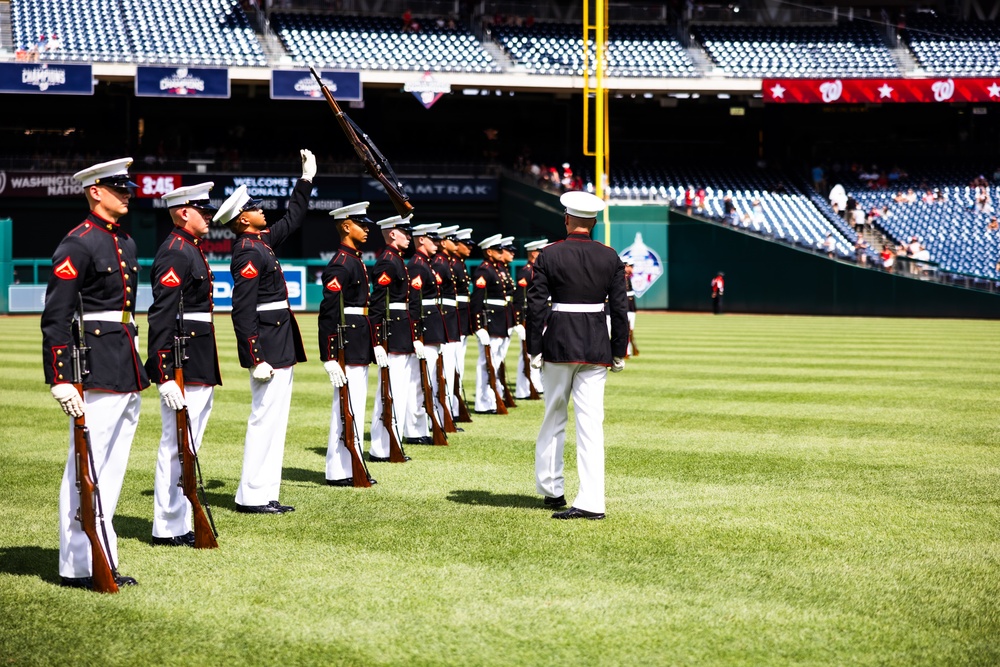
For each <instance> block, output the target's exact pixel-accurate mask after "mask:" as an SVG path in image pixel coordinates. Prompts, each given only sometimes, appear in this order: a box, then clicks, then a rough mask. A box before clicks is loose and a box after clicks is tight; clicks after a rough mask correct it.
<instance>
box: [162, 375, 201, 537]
mask: <svg viewBox="0 0 1000 667" xmlns="http://www.w3.org/2000/svg"><path fill="white" fill-rule="evenodd" d="M214 390H215V387H206V386H200V385H186V386H185V387H184V399H185V400H186V401H187V407H188V420H189V423H190V424H191V432H192V433H194V437H193V442H192V444H193V445H194V448H195V451H196V452H197V451H198V450H199V448H200V447H201V439H202V436H204V434H205V427H206V426H208V416H209V415H210V414H212V402H213V401H212V399H213V396H214ZM160 421H161V423H162V424H163V428H162V431H161V433H160V450H159V451H158V452H157V454H156V473H155V474H154V476H153V537H177V536H180V535H186V534H187V533H188V532H190V531H191V503H190V502H189V501H188V499H187V498H186V497H185V496H184V489H183V488H181V486H180V479H181V463H180V459H179V458H178V457H177V413H176V412H175V411H174V410H171V409H170V408H169V407H167V405H166V404H165V403H164V402H163V400H162V399H161V400H160Z"/></svg>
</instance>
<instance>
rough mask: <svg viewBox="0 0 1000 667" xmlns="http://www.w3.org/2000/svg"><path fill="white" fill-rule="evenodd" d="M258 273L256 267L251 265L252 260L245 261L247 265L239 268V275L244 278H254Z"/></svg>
mask: <svg viewBox="0 0 1000 667" xmlns="http://www.w3.org/2000/svg"><path fill="white" fill-rule="evenodd" d="M258 273H259V272H258V271H257V267H256V266H254V265H253V262H247V265H246V266H244V267H243V268H242V269H240V275H241V276H243V277H244V278H256V277H257V274H258Z"/></svg>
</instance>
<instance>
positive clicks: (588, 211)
mask: <svg viewBox="0 0 1000 667" xmlns="http://www.w3.org/2000/svg"><path fill="white" fill-rule="evenodd" d="M559 203H560V204H562V205H563V206H565V207H566V212H567V213H569V214H570V215H571V216H573V217H574V218H596V217H597V214H598V213H600V212H601V211H603V210H604V209H605V207H606V206H607V204H606V203H605V202H604V200H603V199H601V198H600V197H598V196H597V195H592V194H590V193H589V192H580V191H575V192H567V193H565V194H564V195H563V196H562V197H560V198H559Z"/></svg>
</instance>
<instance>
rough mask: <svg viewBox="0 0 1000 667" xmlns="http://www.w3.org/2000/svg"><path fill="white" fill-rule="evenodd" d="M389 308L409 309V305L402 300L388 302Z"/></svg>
mask: <svg viewBox="0 0 1000 667" xmlns="http://www.w3.org/2000/svg"><path fill="white" fill-rule="evenodd" d="M389 310H409V307H408V306H407V305H406V304H405V303H402V302H397V303H390V304H389Z"/></svg>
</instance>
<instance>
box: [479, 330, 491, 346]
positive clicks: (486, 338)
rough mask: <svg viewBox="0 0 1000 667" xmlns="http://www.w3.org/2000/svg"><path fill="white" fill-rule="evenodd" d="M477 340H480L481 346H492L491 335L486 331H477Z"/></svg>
mask: <svg viewBox="0 0 1000 667" xmlns="http://www.w3.org/2000/svg"><path fill="white" fill-rule="evenodd" d="M476 338H478V339H479V344H480V345H489V344H490V333H489V332H488V331H487V330H486V329H476Z"/></svg>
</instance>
